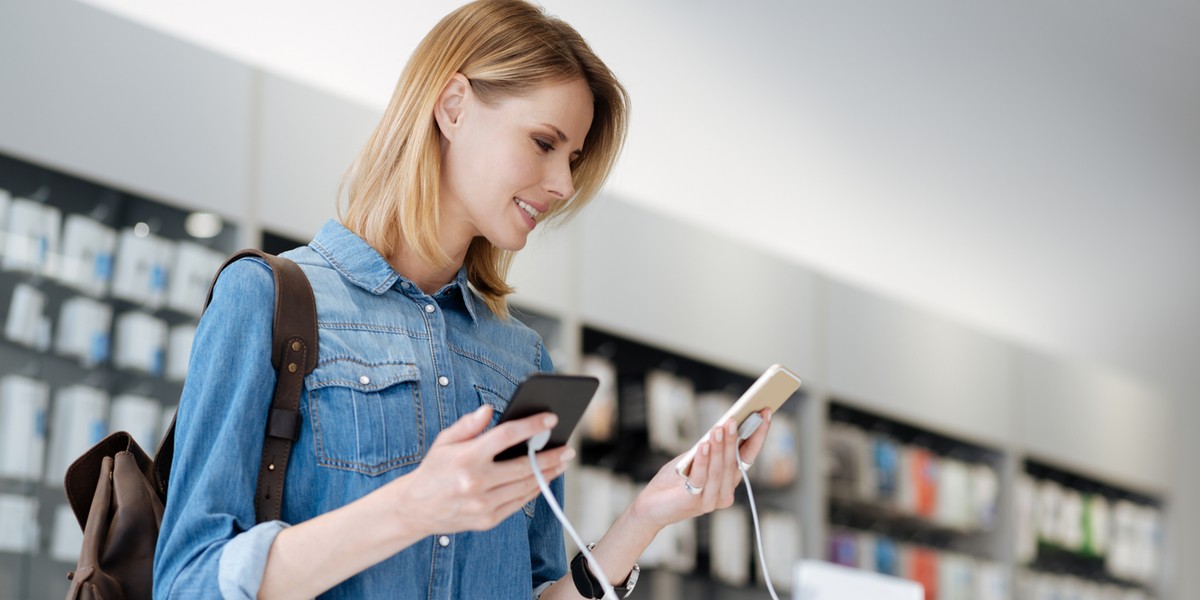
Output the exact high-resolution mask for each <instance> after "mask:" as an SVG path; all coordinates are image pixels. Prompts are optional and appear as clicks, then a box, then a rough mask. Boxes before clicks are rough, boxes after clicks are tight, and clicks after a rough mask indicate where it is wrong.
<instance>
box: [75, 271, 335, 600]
mask: <svg viewBox="0 0 1200 600" xmlns="http://www.w3.org/2000/svg"><path fill="white" fill-rule="evenodd" d="M248 256H257V257H259V258H262V259H263V260H265V261H267V264H269V265H270V266H271V271H272V272H273V273H274V277H275V319H274V327H273V334H272V338H273V339H272V345H271V364H272V365H273V366H274V367H275V372H276V381H275V395H274V398H273V399H272V401H271V412H270V415H269V417H268V419H267V431H266V438H265V442H264V444H263V455H262V463H261V464H260V466H259V473H258V488H257V490H256V491H255V494H254V512H255V518H256V519H257V521H258V522H260V523H261V522H263V521H267V520H272V519H278V518H279V514H280V511H281V509H282V506H283V505H282V502H283V484H284V477H285V475H286V473H287V463H288V458H289V456H290V453H291V448H292V442H294V441H295V439H296V436H297V435H298V434H299V431H300V392H301V389H302V387H303V383H304V376H305V375H306V374H308V373H310V372H311V371H312V370H313V368H314V367H315V366H316V364H317V315H316V301H315V300H314V299H313V293H312V286H311V285H310V284H309V281H308V278H307V277H305V275H304V272H303V271H302V270H300V267H299V266H297V265H296V263H294V262H292V261H290V260H288V259H286V258H280V257H277V256H274V255H271V254H267V253H265V252H261V251H258V250H242V251H240V252H237V253H235V254H233V255H232V256H231V257H230V258H229V259H228V260H227V261H226V262H225V264H223V265H221V268H220V269H218V270H217V274H216V275H214V276H213V285H215V284H216V281H217V276H218V275H220V274H221V271H223V270H225V267H227V266H229V265H230V264H232V263H233V262H234V261H236V260H238V259H240V258H244V257H248ZM211 300H212V286H210V287H209V291H208V298H207V299H206V300H205V301H204V306H205V308H208V304H209V302H210V301H211ZM174 452H175V420H174V419H172V420H171V425H170V426H169V427H167V431H166V433H165V434H164V435H163V437H162V441H161V442H159V447H158V451H157V452H156V453H155V455H154V459H153V460H151V459H150V457H149V456H147V455H146V452H145V451H144V450H142V449H141V448H140V447H139V446H138V444H137V442H135V441H134V440H133V437H132V436H130V435H129V434H128V433H126V432H124V431H118V432H116V433H113V434H112V435H109V436H108V437H106V438H104V439H103V440H101V441H100V442H99V443H97V444H96V445H95V446H92V447H91V448H90V449H89V450H88V451H87V452H85V453H84V454H83V455H82V456H80V457H79V458H78V459H76V460H75V462H73V463H72V464H71V466H70V467H69V468H68V469H67V474H66V478H65V481H64V483H65V485H66V492H67V501H68V502H69V503H70V505H71V510H72V511H73V512H74V513H75V518H76V520H78V521H79V526H80V527H81V528H82V529H83V547H82V548H81V550H80V553H79V562H78V564H77V565H76V568H75V570H74V571H72V572H71V573H69V574H68V575H67V578H68V579H70V580H71V588H70V590H69V591H68V592H67V599H68V600H72V599H81V600H82V599H98V598H104V599H105V600H114V599H115V600H120V599H125V600H140V599H143V598H145V599H149V598H150V597H151V591H152V589H153V587H152V583H153V574H154V547H155V545H156V544H157V542H158V532H159V528H160V527H161V525H162V517H163V506H164V505H165V503H166V500H167V491H168V484H169V477H170V473H171V461H172V458H173V457H174Z"/></svg>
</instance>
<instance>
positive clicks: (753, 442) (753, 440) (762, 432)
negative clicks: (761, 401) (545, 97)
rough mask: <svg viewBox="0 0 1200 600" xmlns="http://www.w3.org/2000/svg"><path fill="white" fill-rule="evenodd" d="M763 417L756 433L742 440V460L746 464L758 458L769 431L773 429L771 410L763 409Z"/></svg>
mask: <svg viewBox="0 0 1200 600" xmlns="http://www.w3.org/2000/svg"><path fill="white" fill-rule="evenodd" d="M762 417H763V424H762V425H760V426H759V427H758V429H757V430H756V431H755V432H754V435H751V436H750V438H749V439H747V440H746V441H745V442H742V446H741V452H742V462H744V463H746V464H751V463H753V462H754V460H755V459H756V458H758V454H759V453H760V452H762V449H763V444H765V443H766V441H767V431H768V430H770V429H771V410H770V409H768V408H764V409H763V410H762Z"/></svg>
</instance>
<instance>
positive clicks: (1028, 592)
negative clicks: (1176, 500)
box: [1015, 457, 1165, 600]
mask: <svg viewBox="0 0 1200 600" xmlns="http://www.w3.org/2000/svg"><path fill="white" fill-rule="evenodd" d="M1015 493H1016V496H1017V499H1016V503H1017V510H1016V512H1017V531H1018V538H1017V548H1016V562H1017V564H1018V566H1019V570H1020V572H1019V580H1020V586H1019V588H1020V589H1019V592H1020V593H1021V594H1022V595H1025V596H1028V597H1030V598H1034V600H1041V598H1043V597H1046V596H1048V595H1050V594H1052V593H1054V592H1053V591H1052V588H1055V587H1058V588H1060V589H1061V588H1065V587H1067V586H1075V587H1087V588H1090V589H1091V590H1092V591H1091V593H1092V594H1093V595H1094V596H1096V597H1100V596H1104V595H1107V596H1109V597H1122V598H1130V599H1138V600H1140V599H1142V598H1155V597H1158V596H1159V594H1160V593H1161V592H1160V586H1159V584H1158V582H1159V581H1160V580H1161V577H1162V572H1161V571H1162V568H1163V566H1162V564H1161V561H1162V557H1163V534H1164V531H1163V521H1164V517H1163V514H1164V509H1165V505H1164V502H1163V500H1162V498H1160V497H1158V496H1157V495H1155V494H1150V493H1146V492H1143V491H1140V490H1134V489H1131V488H1129V487H1126V486H1123V485H1118V484H1114V483H1112V482H1107V481H1103V480H1100V479H1097V478H1095V477H1092V476H1088V475H1084V474H1081V473H1079V472H1077V471H1074V470H1071V469H1067V468H1064V467H1061V466H1059V465H1057V464H1055V463H1053V462H1052V461H1043V460H1039V459H1036V458H1032V457H1025V458H1024V459H1023V460H1022V471H1021V476H1020V477H1019V479H1018V481H1017V483H1016V492H1015Z"/></svg>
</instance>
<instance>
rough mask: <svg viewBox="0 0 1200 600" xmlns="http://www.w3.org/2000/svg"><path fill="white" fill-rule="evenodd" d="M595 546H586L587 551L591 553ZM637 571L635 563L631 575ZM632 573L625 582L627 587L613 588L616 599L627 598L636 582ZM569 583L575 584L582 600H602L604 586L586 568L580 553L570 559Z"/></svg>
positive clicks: (585, 560) (584, 560)
mask: <svg viewBox="0 0 1200 600" xmlns="http://www.w3.org/2000/svg"><path fill="white" fill-rule="evenodd" d="M595 545H596V544H594V543H592V544H588V551H591V549H592V548H593V547H595ZM637 571H638V566H637V564H636V563H635V564H634V565H633V573H637ZM633 573H631V574H630V575H631V576H630V577H629V578H627V579H626V580H625V584H626V585H627V586H628V587H623V586H617V585H614V586H613V591H614V592H616V593H617V596H618V597H620V598H627V597H628V596H629V594H630V592H632V591H633V584H636V582H637V579H636V576H634V575H633ZM571 581H572V582H574V583H575V589H576V590H577V591H578V592H579V595H581V596H583V597H584V598H593V599H600V598H604V586H603V585H601V584H600V580H599V579H597V578H596V575H595V574H594V573H592V570H591V569H589V568H588V564H587V558H586V557H584V555H583V552H582V551H580V552H576V553H575V557H574V558H572V559H571Z"/></svg>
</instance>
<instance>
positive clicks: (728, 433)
mask: <svg viewBox="0 0 1200 600" xmlns="http://www.w3.org/2000/svg"><path fill="white" fill-rule="evenodd" d="M721 434H722V435H721V438H722V439H721V443H720V448H717V449H714V450H717V451H719V452H720V455H719V457H718V458H717V460H716V461H714V463H713V465H712V467H711V469H712V471H711V475H709V478H708V479H709V481H712V482H713V483H714V484H716V485H714V486H712V487H713V488H714V489H713V495H714V496H713V497H714V499H715V500H716V501H717V502H718V503H720V504H722V505H723V504H724V502H725V500H726V499H727V498H728V497H730V496H732V495H733V488H734V487H735V485H736V484H735V483H734V481H733V478H732V477H730V475H731V473H736V472H737V454H736V452H735V450H736V448H737V443H738V437H737V423H734V422H733V421H729V422H727V423H725V424H724V426H723V427H722V428H721Z"/></svg>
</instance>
